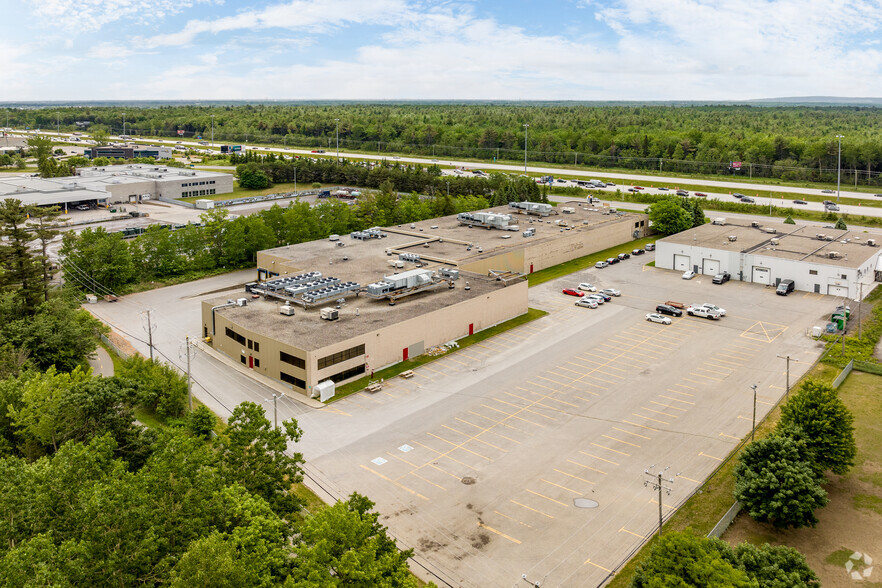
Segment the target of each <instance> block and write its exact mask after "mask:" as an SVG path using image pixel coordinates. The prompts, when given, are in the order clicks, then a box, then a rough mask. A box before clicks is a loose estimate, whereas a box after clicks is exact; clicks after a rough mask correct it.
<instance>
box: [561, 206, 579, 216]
mask: <svg viewBox="0 0 882 588" xmlns="http://www.w3.org/2000/svg"><path fill="white" fill-rule="evenodd" d="M560 211H561V212H562V213H563V214H576V209H575V208H573V207H572V206H564V207H562V208H561V209H560Z"/></svg>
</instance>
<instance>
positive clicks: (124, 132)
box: [122, 112, 126, 135]
mask: <svg viewBox="0 0 882 588" xmlns="http://www.w3.org/2000/svg"><path fill="white" fill-rule="evenodd" d="M122 115H123V132H122V134H123V135H125V134H126V113H125V112H124V113H122Z"/></svg>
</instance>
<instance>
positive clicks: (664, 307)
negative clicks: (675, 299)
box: [655, 304, 683, 316]
mask: <svg viewBox="0 0 882 588" xmlns="http://www.w3.org/2000/svg"><path fill="white" fill-rule="evenodd" d="M655 312H657V313H659V314H669V315H671V316H683V311H682V310H680V309H679V308H675V307H673V306H671V305H670V304H659V305H658V306H656V307H655Z"/></svg>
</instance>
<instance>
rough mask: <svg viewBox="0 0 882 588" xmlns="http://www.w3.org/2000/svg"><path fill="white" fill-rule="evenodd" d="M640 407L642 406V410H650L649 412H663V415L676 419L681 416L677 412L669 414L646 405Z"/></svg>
mask: <svg viewBox="0 0 882 588" xmlns="http://www.w3.org/2000/svg"><path fill="white" fill-rule="evenodd" d="M640 408H641V410H648V411H649V412H654V413H655V414H662V415H664V416H668V417H671V418H674V419H678V418H680V417H679V416H677V415H675V414H668V413H666V412H662V411H660V410H655V409H654V408H647V407H645V406H641V407H640Z"/></svg>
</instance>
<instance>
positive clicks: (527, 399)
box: [502, 390, 568, 414]
mask: <svg viewBox="0 0 882 588" xmlns="http://www.w3.org/2000/svg"><path fill="white" fill-rule="evenodd" d="M502 393H503V394H508V395H509V396H513V397H515V398H519V399H521V400H523V401H524V402H531V403H532V404H533V406H541V407H542V408H547V409H548V410H553V411H555V412H561V413H563V414H568V413H567V411H565V410H561V409H559V408H557V407H556V406H548V405H547V404H543V403H542V401H541V400H532V399H530V398H524V397H523V396H518V395H517V394H514V393H512V392H509V391H508V390H503V391H502ZM552 400H554V399H553V398H552Z"/></svg>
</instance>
